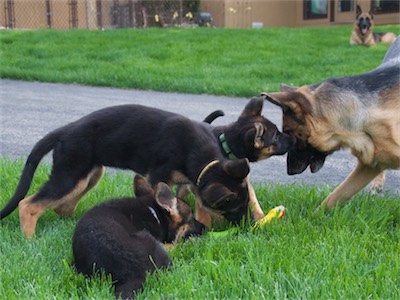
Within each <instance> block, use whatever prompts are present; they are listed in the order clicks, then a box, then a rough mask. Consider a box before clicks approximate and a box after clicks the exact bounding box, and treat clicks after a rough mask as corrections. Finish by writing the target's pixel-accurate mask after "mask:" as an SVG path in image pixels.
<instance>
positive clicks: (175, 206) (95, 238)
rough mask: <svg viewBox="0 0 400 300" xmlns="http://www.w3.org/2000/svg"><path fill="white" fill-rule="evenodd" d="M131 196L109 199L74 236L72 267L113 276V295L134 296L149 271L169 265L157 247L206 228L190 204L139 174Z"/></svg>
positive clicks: (82, 221)
mask: <svg viewBox="0 0 400 300" xmlns="http://www.w3.org/2000/svg"><path fill="white" fill-rule="evenodd" d="M134 187H135V194H136V196H137V198H136V199H134V198H125V199H118V200H109V201H107V202H104V203H102V204H100V205H97V206H95V207H94V208H92V209H91V210H89V211H88V212H86V213H85V214H84V216H83V217H82V218H81V219H80V220H79V222H78V224H77V226H76V229H75V233H74V236H73V242H72V249H73V254H74V258H75V262H74V265H75V268H76V270H77V271H78V272H80V273H83V274H85V275H88V276H90V275H93V274H95V273H97V272H104V273H105V274H107V275H111V277H112V280H113V285H114V286H115V297H116V298H118V297H122V298H123V299H126V298H133V297H134V296H135V294H136V293H137V292H138V291H140V289H141V288H142V287H143V283H144V282H145V279H146V274H147V273H153V272H154V271H156V270H157V269H161V268H167V267H168V266H170V265H171V264H172V262H171V259H170V258H169V256H168V253H167V252H166V251H165V250H164V249H163V247H162V245H161V243H173V244H175V243H176V242H177V241H178V240H179V239H181V238H182V239H186V238H187V237H189V236H191V235H200V234H202V233H203V230H204V229H205V227H204V225H203V224H201V223H199V222H197V221H196V220H195V219H194V217H193V214H192V210H191V208H190V206H189V205H188V204H187V203H186V202H184V201H183V200H180V199H177V198H175V197H174V195H173V194H172V192H171V190H170V189H169V187H168V185H166V184H165V183H158V184H157V185H156V188H155V191H153V190H152V188H151V187H150V186H149V185H148V184H147V181H146V180H144V178H141V177H139V176H136V177H135V180H134Z"/></svg>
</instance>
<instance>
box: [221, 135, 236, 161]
mask: <svg viewBox="0 0 400 300" xmlns="http://www.w3.org/2000/svg"><path fill="white" fill-rule="evenodd" d="M219 141H220V142H221V145H222V148H223V149H224V151H225V153H226V155H227V156H228V158H229V159H231V160H237V159H238V158H237V157H236V155H235V154H233V152H232V150H231V148H229V146H228V143H227V141H226V139H225V134H223V133H221V135H220V136H219Z"/></svg>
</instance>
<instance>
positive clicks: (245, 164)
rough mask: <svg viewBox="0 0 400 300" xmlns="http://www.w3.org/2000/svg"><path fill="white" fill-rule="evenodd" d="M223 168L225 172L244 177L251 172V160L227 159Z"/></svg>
mask: <svg viewBox="0 0 400 300" xmlns="http://www.w3.org/2000/svg"><path fill="white" fill-rule="evenodd" d="M222 168H223V170H224V171H225V173H227V174H228V175H229V176H231V177H233V178H236V179H244V178H245V177H246V176H247V175H248V174H249V172H250V165H249V160H248V159H247V158H243V159H238V160H226V161H225V162H224V163H223V165H222Z"/></svg>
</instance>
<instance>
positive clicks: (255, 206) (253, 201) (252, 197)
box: [246, 176, 265, 221]
mask: <svg viewBox="0 0 400 300" xmlns="http://www.w3.org/2000/svg"><path fill="white" fill-rule="evenodd" d="M246 181H247V189H248V191H249V208H250V209H251V212H252V213H253V216H254V220H255V221H258V220H261V219H262V218H264V216H265V215H264V212H263V210H262V209H261V206H260V203H258V200H257V196H256V192H255V191H254V188H253V186H252V184H251V183H250V177H249V176H247V177H246Z"/></svg>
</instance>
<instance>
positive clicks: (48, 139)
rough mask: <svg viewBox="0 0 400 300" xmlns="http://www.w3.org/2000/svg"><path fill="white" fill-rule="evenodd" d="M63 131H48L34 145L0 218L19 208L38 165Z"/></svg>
mask: <svg viewBox="0 0 400 300" xmlns="http://www.w3.org/2000/svg"><path fill="white" fill-rule="evenodd" d="M62 131H63V128H59V129H56V130H54V131H52V132H50V133H48V134H47V135H46V136H44V137H43V138H42V139H41V140H40V141H39V142H37V143H36V145H35V146H34V147H33V149H32V151H31V153H30V154H29V156H28V159H27V160H26V163H25V166H24V169H23V171H22V174H21V178H20V179H19V183H18V186H17V189H16V190H15V193H14V195H13V196H12V197H11V199H10V201H8V203H7V204H6V206H5V207H4V208H3V209H2V210H1V211H0V220H1V219H4V218H5V217H7V216H8V215H9V214H11V213H12V212H13V211H14V210H15V209H16V208H17V206H18V203H19V202H20V201H21V200H22V199H23V198H24V197H25V195H26V194H27V193H28V190H29V187H30V186H31V182H32V179H33V175H34V174H35V171H36V168H37V166H38V165H39V163H40V161H41V160H42V158H43V157H44V156H45V155H46V154H47V153H49V152H50V151H51V150H53V148H54V147H55V145H56V144H57V142H58V141H59V136H60V134H61V133H62Z"/></svg>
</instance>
